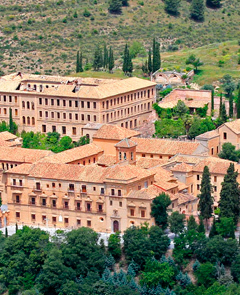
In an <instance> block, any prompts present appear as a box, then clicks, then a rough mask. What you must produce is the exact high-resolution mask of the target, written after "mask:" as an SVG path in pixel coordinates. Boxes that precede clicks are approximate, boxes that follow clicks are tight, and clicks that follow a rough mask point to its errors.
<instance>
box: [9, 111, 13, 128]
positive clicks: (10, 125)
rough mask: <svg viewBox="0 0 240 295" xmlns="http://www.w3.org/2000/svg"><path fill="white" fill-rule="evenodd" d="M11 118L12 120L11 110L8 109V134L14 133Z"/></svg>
mask: <svg viewBox="0 0 240 295" xmlns="http://www.w3.org/2000/svg"><path fill="white" fill-rule="evenodd" d="M13 125H14V124H13V118H12V109H11V108H10V109H9V132H11V133H13V132H14V126H13Z"/></svg>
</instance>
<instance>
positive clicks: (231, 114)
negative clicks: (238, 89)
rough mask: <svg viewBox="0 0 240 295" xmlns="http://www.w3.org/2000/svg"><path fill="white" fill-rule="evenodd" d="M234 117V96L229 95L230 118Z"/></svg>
mask: <svg viewBox="0 0 240 295" xmlns="http://www.w3.org/2000/svg"><path fill="white" fill-rule="evenodd" d="M232 117H233V94H232V92H231V93H230V94H229V118H232Z"/></svg>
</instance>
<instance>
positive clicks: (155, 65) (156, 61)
mask: <svg viewBox="0 0 240 295" xmlns="http://www.w3.org/2000/svg"><path fill="white" fill-rule="evenodd" d="M160 67H161V56H160V43H158V42H157V41H156V39H155V38H154V39H153V61H152V71H153V73H154V72H156V71H157V70H159V69H160Z"/></svg>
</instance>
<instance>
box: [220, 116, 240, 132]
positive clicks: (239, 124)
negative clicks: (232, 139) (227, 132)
mask: <svg viewBox="0 0 240 295" xmlns="http://www.w3.org/2000/svg"><path fill="white" fill-rule="evenodd" d="M224 125H225V126H227V127H228V128H229V129H231V130H232V131H233V132H235V133H236V134H239V133H240V119H237V120H234V121H232V122H226V123H224V124H223V125H221V126H224ZM221 126H220V127H219V128H221Z"/></svg>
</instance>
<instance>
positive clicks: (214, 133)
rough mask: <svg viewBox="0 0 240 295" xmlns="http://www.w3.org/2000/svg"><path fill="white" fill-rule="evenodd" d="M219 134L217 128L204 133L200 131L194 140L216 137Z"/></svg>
mask: <svg viewBox="0 0 240 295" xmlns="http://www.w3.org/2000/svg"><path fill="white" fill-rule="evenodd" d="M217 136H219V133H218V131H217V130H212V131H208V132H205V133H202V134H200V135H198V136H197V137H196V140H198V139H211V138H214V137H217Z"/></svg>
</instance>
